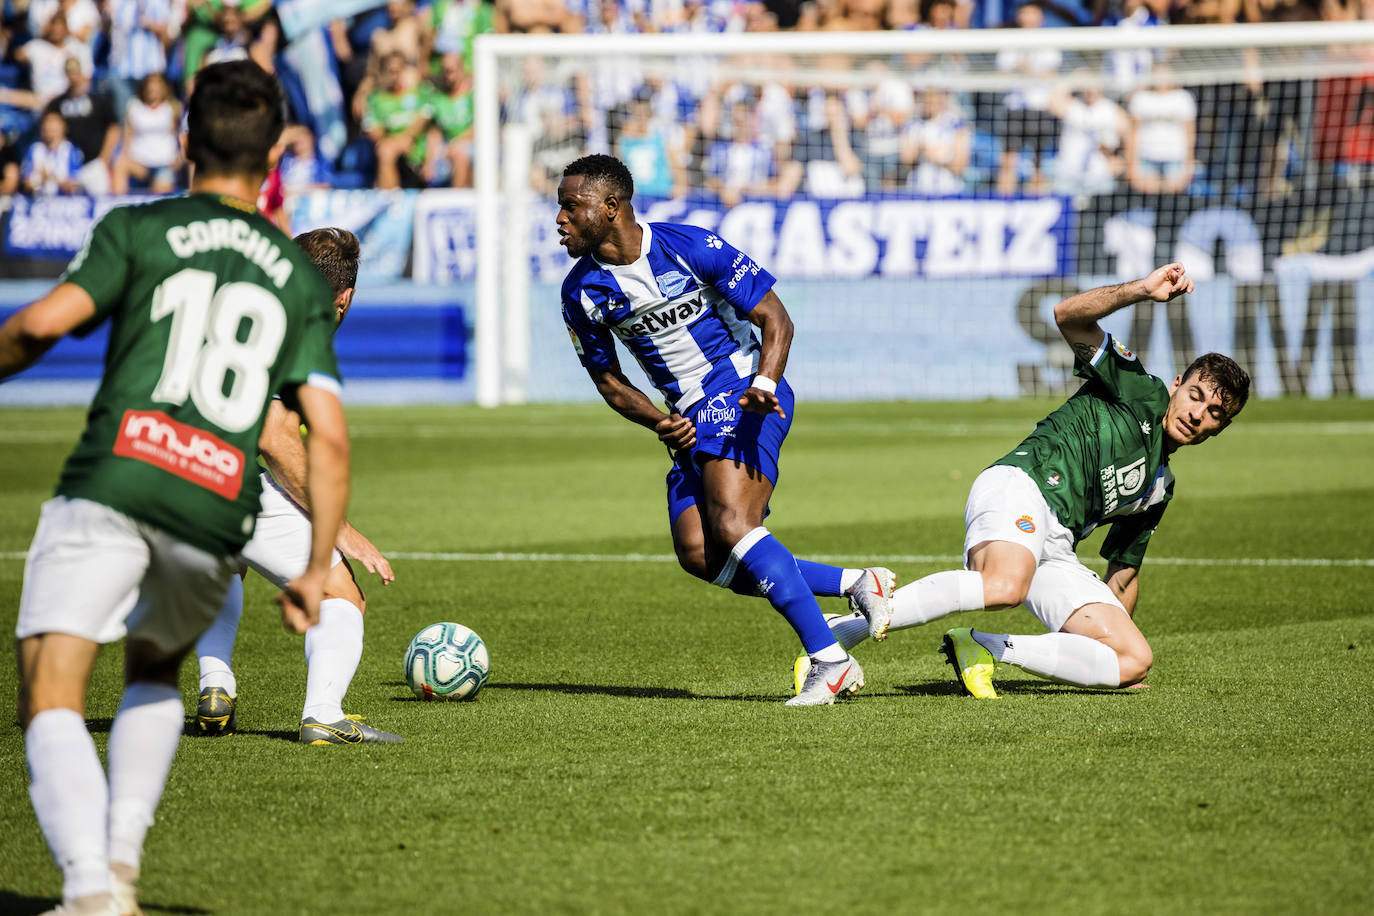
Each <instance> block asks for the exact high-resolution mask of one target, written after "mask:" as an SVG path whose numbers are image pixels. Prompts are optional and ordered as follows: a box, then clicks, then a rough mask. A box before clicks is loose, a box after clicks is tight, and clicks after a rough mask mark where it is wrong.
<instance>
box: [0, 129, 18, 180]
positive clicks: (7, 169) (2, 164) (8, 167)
mask: <svg viewBox="0 0 1374 916" xmlns="http://www.w3.org/2000/svg"><path fill="white" fill-rule="evenodd" d="M19 163H20V157H19V150H18V149H17V148H16V147H15V145H14V144H13V143H11V142H10V141H9V140H8V139H7V138H6V137H5V135H4V134H3V133H0V195H5V194H14V193H16V192H18V190H19Z"/></svg>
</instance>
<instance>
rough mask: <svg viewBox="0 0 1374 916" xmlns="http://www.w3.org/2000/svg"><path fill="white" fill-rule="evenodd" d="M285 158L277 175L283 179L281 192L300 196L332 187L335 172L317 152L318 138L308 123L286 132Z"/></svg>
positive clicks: (287, 127) (292, 127)
mask: <svg viewBox="0 0 1374 916" xmlns="http://www.w3.org/2000/svg"><path fill="white" fill-rule="evenodd" d="M281 145H282V147H283V149H282V154H281V159H280V160H278V162H277V174H278V175H280V177H281V192H282V195H283V196H285V197H296V196H299V195H301V194H306V193H308V192H310V191H316V190H322V189H325V188H328V187H329V186H330V182H332V181H333V179H334V169H333V167H332V166H330V164H329V160H327V159H325V158H324V157H323V156H321V155H320V154H319V152H318V151H317V150H316V149H315V135H314V134H313V133H311V131H310V128H308V127H306V126H305V125H304V124H288V125H287V126H286V129H285V130H283V131H282V135H281Z"/></svg>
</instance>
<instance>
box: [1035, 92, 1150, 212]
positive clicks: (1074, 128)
mask: <svg viewBox="0 0 1374 916" xmlns="http://www.w3.org/2000/svg"><path fill="white" fill-rule="evenodd" d="M1080 75H1081V76H1083V77H1085V79H1086V80H1091V79H1092V75H1091V74H1087V73H1080ZM1050 111H1052V112H1053V113H1054V115H1055V117H1057V118H1059V121H1060V125H1061V130H1060V134H1059V152H1058V154H1057V155H1056V156H1055V160H1054V190H1055V193H1056V194H1069V195H1075V194H1106V193H1108V192H1110V191H1111V190H1113V188H1114V187H1115V186H1116V181H1117V179H1118V178H1120V177H1121V175H1122V174H1123V173H1124V172H1125V169H1126V160H1125V158H1124V157H1123V155H1122V144H1123V142H1124V139H1125V137H1126V134H1127V133H1128V132H1129V131H1130V129H1131V123H1130V119H1129V118H1127V117H1126V112H1125V111H1123V110H1122V109H1121V106H1120V105H1118V104H1116V103H1115V102H1113V101H1112V100H1111V99H1109V98H1107V97H1106V96H1105V95H1103V94H1102V90H1101V89H1100V88H1099V87H1098V86H1097V85H1096V84H1095V83H1093V82H1085V84H1084V86H1083V88H1082V89H1081V90H1079V91H1078V92H1069V91H1067V90H1065V89H1056V90H1055V94H1054V96H1053V97H1052V98H1051V100H1050Z"/></svg>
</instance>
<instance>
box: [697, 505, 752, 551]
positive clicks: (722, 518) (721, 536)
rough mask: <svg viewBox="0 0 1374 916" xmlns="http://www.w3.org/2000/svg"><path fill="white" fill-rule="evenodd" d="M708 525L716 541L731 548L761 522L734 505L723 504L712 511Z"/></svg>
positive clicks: (727, 548) (726, 547)
mask: <svg viewBox="0 0 1374 916" xmlns="http://www.w3.org/2000/svg"><path fill="white" fill-rule="evenodd" d="M708 525H709V527H710V529H711V537H712V538H713V539H714V540H715V541H716V543H718V544H720V545H721V546H722V547H724V548H725V549H726V550H729V549H731V548H732V547H734V546H735V545H736V544H738V543H739V542H740V541H741V540H743V539H744V536H745V535H746V534H748V533H749V532H751V531H753V530H754V529H755V528H757V527H758V526H759V522H758V520H757V519H755V518H753V517H752V516H750V515H749V513H747V512H744V511H742V510H740V509H737V508H735V507H734V506H722V507H720V508H718V509H716V510H714V511H712V512H711V513H710V516H709V521H708Z"/></svg>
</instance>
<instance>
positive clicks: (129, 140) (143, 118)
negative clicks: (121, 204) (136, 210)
mask: <svg viewBox="0 0 1374 916" xmlns="http://www.w3.org/2000/svg"><path fill="white" fill-rule="evenodd" d="M180 125H181V103H180V102H178V101H177V100H176V98H175V97H174V96H173V95H172V84H171V83H169V82H168V81H167V77H165V76H163V75H162V74H161V73H150V74H148V75H147V76H145V77H144V78H143V79H141V80H139V83H138V91H137V93H136V94H135V96H134V98H133V99H131V100H130V102H129V107H128V108H126V109H125V110H124V148H123V150H122V151H121V152H120V154H119V157H118V158H116V159H115V164H114V173H113V175H112V177H111V181H110V190H112V191H113V192H114V193H115V194H127V193H128V192H129V190H130V189H131V188H135V187H138V188H142V187H146V188H147V189H148V190H150V191H151V192H152V193H154V194H170V193H172V191H174V190H176V186H177V175H176V173H177V170H178V169H180V168H181V143H180V140H179V139H178V136H177V132H178V130H179V128H180Z"/></svg>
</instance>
